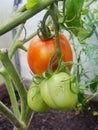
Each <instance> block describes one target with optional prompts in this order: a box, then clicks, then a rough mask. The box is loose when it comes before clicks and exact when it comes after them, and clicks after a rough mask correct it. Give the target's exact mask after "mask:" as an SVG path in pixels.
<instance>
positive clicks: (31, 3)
mask: <svg viewBox="0 0 98 130" xmlns="http://www.w3.org/2000/svg"><path fill="white" fill-rule="evenodd" d="M38 2H39V0H27V4H26V5H25V6H26V9H31V8H32V7H34V6H35V5H37V3H38Z"/></svg>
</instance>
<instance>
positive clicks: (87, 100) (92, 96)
mask: <svg viewBox="0 0 98 130" xmlns="http://www.w3.org/2000/svg"><path fill="white" fill-rule="evenodd" d="M96 96H98V93H94V94H93V95H91V96H89V97H88V98H87V99H86V103H88V102H89V101H91V100H92V99H94V98H95V97H96Z"/></svg>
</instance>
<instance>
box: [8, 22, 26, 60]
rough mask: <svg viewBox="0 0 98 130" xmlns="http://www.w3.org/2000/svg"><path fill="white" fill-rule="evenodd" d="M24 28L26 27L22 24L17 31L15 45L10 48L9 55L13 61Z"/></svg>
mask: <svg viewBox="0 0 98 130" xmlns="http://www.w3.org/2000/svg"><path fill="white" fill-rule="evenodd" d="M23 27H24V24H21V25H20V26H19V28H18V30H17V33H16V35H15V37H14V40H13V44H12V46H11V47H10V49H9V52H8V55H9V58H10V59H11V58H12V56H13V55H14V53H15V51H16V50H17V48H19V46H20V45H19V44H18V41H19V38H20V34H21V32H22V30H23Z"/></svg>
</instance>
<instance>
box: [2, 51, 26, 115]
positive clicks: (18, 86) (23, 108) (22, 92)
mask: <svg viewBox="0 0 98 130" xmlns="http://www.w3.org/2000/svg"><path fill="white" fill-rule="evenodd" d="M0 59H1V61H2V64H3V65H4V67H5V68H6V70H7V72H8V73H9V75H10V76H11V78H12V79H13V81H14V84H15V87H16V89H17V91H18V93H19V96H20V98H21V115H25V111H26V110H27V92H26V89H25V88H24V86H23V83H22V80H21V79H20V77H19V75H18V73H17V71H16V70H15V68H14V66H13V64H12V62H11V61H10V59H9V57H8V52H7V50H6V49H1V50H0Z"/></svg>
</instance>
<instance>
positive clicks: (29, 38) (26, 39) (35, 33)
mask: <svg viewBox="0 0 98 130" xmlns="http://www.w3.org/2000/svg"><path fill="white" fill-rule="evenodd" d="M35 35H37V32H34V33H32V34H31V35H29V36H28V37H27V38H25V39H24V40H22V42H23V44H24V43H26V42H28V41H29V40H31V38H33V37H34V36H35Z"/></svg>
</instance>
